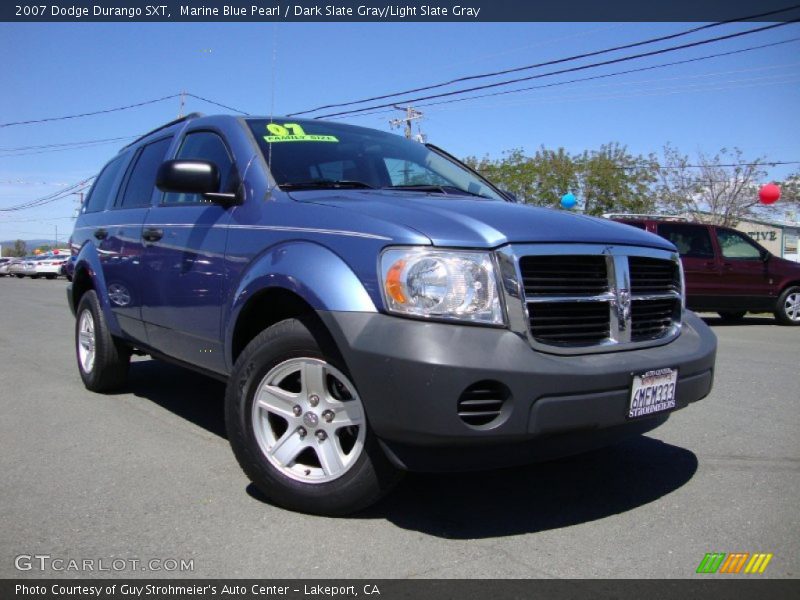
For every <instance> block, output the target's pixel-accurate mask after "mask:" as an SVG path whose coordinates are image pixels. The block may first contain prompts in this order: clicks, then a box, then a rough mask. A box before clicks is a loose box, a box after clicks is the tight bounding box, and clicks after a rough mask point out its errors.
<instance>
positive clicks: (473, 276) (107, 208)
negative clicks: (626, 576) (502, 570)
mask: <svg viewBox="0 0 800 600" xmlns="http://www.w3.org/2000/svg"><path fill="white" fill-rule="evenodd" d="M72 243H73V245H74V247H76V248H80V251H79V253H78V258H77V261H76V264H75V274H74V278H73V282H72V284H71V285H70V286H69V287H68V291H67V297H68V300H69V303H70V307H71V308H72V311H73V313H74V314H75V315H76V324H75V348H76V356H77V363H78V371H79V373H80V376H81V378H82V380H83V382H84V384H85V386H86V387H87V388H88V389H89V390H93V391H100V392H104V391H108V390H111V389H114V388H117V387H119V386H121V385H124V382H125V378H126V373H127V369H128V363H129V358H130V355H131V352H132V351H134V350H136V351H137V352H140V353H146V354H150V355H152V356H154V357H158V358H164V359H167V360H170V361H174V362H177V363H178V364H182V365H185V366H188V367H191V368H192V369H195V370H199V371H202V372H204V373H207V374H209V375H211V376H212V377H217V378H219V379H221V380H223V381H227V393H226V399H225V403H226V404H225V406H226V408H225V411H226V427H227V433H228V439H229V440H230V443H231V446H232V447H233V451H234V453H235V455H236V457H237V459H238V461H239V463H240V465H241V466H242V468H243V470H244V471H245V473H246V474H247V475H248V476H249V477H250V479H251V480H252V481H253V482H254V483H255V485H256V486H257V487H258V489H259V490H261V492H262V493H263V494H265V495H266V497H268V498H269V499H270V500H271V501H272V502H274V503H276V504H278V505H281V506H285V507H289V508H292V509H295V510H300V511H306V512H311V513H319V514H328V515H336V514H345V513H349V512H353V511H355V510H358V509H360V508H363V507H365V506H367V505H369V504H370V503H372V502H374V501H375V500H377V499H378V498H379V497H380V496H381V495H383V494H384V493H386V492H387V491H388V490H389V489H390V488H391V487H392V485H393V484H394V483H395V482H396V481H397V480H398V476H399V474H400V473H401V472H402V471H404V470H423V471H447V470H468V469H482V468H488V467H496V466H510V465H518V464H524V463H528V462H531V461H533V460H540V459H543V458H550V457H555V456H563V455H565V454H572V453H576V452H581V451H584V450H587V449H590V448H595V447H598V446H602V445H606V444H610V443H613V442H615V441H617V440H619V439H622V438H624V437H626V436H631V435H636V434H639V433H642V432H645V431H649V430H651V429H653V428H655V427H657V426H658V425H660V424H662V423H664V422H665V421H666V420H667V418H668V417H669V416H670V413H671V412H672V411H673V410H676V409H679V408H683V407H686V406H687V405H688V404H690V403H692V402H695V401H697V400H700V399H701V398H703V397H705V396H706V395H707V394H708V393H709V391H710V390H711V386H712V381H713V373H714V359H715V352H716V339H715V337H714V334H713V333H712V332H711V330H710V329H709V328H708V327H707V326H706V325H705V323H703V321H702V320H700V319H699V318H697V317H696V316H695V315H694V314H693V313H691V312H689V311H685V310H684V306H683V285H682V281H681V271H680V261H679V258H678V254H677V252H676V250H675V246H674V245H673V244H671V243H670V242H668V241H666V240H664V239H663V238H660V237H658V236H655V235H652V234H649V233H646V232H643V231H638V230H636V229H633V228H631V227H627V226H624V225H620V224H615V223H611V222H609V221H607V220H603V219H590V218H584V217H578V216H574V215H570V214H568V213H566V212H563V211H554V210H548V209H541V208H534V207H530V206H525V205H520V204H516V203H513V202H510V201H509V200H508V198H507V197H506V196H505V195H504V194H503V193H502V192H501V191H499V190H498V189H497V188H496V187H495V186H493V185H492V184H491V183H490V182H489V181H487V180H485V179H483V178H482V177H481V176H479V175H478V174H477V173H475V172H474V171H471V170H470V169H469V168H468V167H466V166H465V165H463V164H461V163H460V162H458V161H457V160H456V159H454V158H453V157H451V156H450V155H448V154H447V153H445V152H444V151H442V150H440V149H438V148H436V147H435V146H432V145H424V144H420V143H417V142H414V141H410V140H406V139H405V138H402V137H400V136H397V135H394V134H390V133H385V132H379V131H375V130H371V129H365V128H361V127H354V126H349V125H343V124H338V123H329V122H324V121H318V120H308V121H305V120H288V119H285V118H284V119H277V118H255V117H252V118H251V117H248V118H237V117H229V116H218V117H203V116H198V115H191V116H189V117H186V118H184V119H181V120H178V121H173V122H171V123H168V124H167V125H164V126H163V127H161V128H159V129H156V130H154V131H152V132H150V133H148V134H147V135H145V136H144V137H142V138H140V139H139V140H137V141H135V142H134V143H132V144H131V145H129V146H126V147H125V148H123V149H122V150H121V151H120V152H119V154H118V155H117V156H115V157H114V158H113V159H112V160H111V161H110V162H109V163H108V164H107V165H106V166H105V167H104V169H103V170H102V171H101V173H100V174H99V176H98V178H97V179H96V181H95V183H94V185H93V187H92V189H91V191H90V192H89V194H88V196H87V198H86V201H85V203H84V205H83V207H82V209H81V212H80V215H79V216H78V219H77V222H76V224H75V229H74V232H73V234H72ZM186 400H187V401H190V399H189V398H187V399H186ZM509 476H513V475H509ZM546 493H547V490H545V489H543V490H542V494H546ZM465 501H467V502H468V499H465Z"/></svg>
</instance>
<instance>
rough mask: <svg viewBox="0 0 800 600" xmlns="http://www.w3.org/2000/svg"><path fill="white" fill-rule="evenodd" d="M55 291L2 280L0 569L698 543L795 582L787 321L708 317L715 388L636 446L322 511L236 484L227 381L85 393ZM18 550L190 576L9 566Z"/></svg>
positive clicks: (384, 571) (379, 570) (158, 366)
mask: <svg viewBox="0 0 800 600" xmlns="http://www.w3.org/2000/svg"><path fill="white" fill-rule="evenodd" d="M66 285H67V284H66V282H65V281H64V280H58V281H44V280H37V281H33V280H29V279H25V280H17V279H9V278H3V279H0V406H1V407H2V409H1V410H2V419H0V577H13V578H17V577H54V576H57V577H60V576H68V577H79V576H87V575H88V576H114V575H116V576H128V577H137V576H142V577H147V576H158V577H164V576H192V577H254V578H255V577H258V578H290V577H337V578H340V577H345V578H349V577H364V578H409V577H410V578H415V577H424V578H439V577H442V578H450V577H500V578H512V577H513V578H526V577H603V578H606V577H608V578H616V577H675V578H685V577H693V576H695V569H696V568H697V566H698V564H699V562H700V561H701V559H702V558H703V556H704V555H705V553H706V552H769V553H773V554H774V558H773V559H772V561H771V563H770V564H769V567H768V569H767V570H766V572H765V573H764V575H760V576H757V577H798V576H800V510H798V498H800V391H798V390H799V389H800V372H799V370H798V363H799V361H800V328H786V327H779V326H777V325H775V324H774V323H773V321H772V320H771V319H765V318H758V317H754V318H749V319H747V320H746V321H745V322H744V324H741V325H734V326H731V325H723V324H721V323H720V322H719V321H718V320H715V319H709V323H710V324H711V325H712V326H713V328H714V331H715V332H716V334H717V336H718V338H719V354H718V363H717V374H716V383H715V389H714V391H713V393H712V395H711V396H710V397H708V398H707V399H706V400H704V401H702V402H700V403H698V404H696V405H693V406H690V407H689V408H687V409H686V410H683V411H680V412H678V413H676V414H675V415H673V417H672V418H671V419H670V421H669V422H668V423H667V424H666V425H665V426H663V427H661V428H660V429H657V430H655V431H653V432H651V433H650V434H648V435H647V436H644V437H640V438H637V439H634V440H632V441H629V442H626V443H624V444H622V445H619V446H616V447H614V448H610V449H606V450H602V451H598V452H594V453H592V454H589V455H584V456H580V457H575V458H571V459H566V460H561V461H557V462H553V463H546V464H539V465H534V466H530V467H525V468H520V469H506V470H500V471H493V472H485V473H473V474H458V475H410V476H407V477H406V478H405V480H404V481H403V482H402V483H401V484H400V486H399V488H398V489H397V490H396V491H395V492H394V493H393V494H392V495H391V496H390V497H389V498H387V499H386V500H384V501H383V502H381V503H380V504H378V505H377V506H375V507H373V508H371V509H370V510H369V511H368V512H366V513H364V514H360V515H358V516H356V517H353V518H341V519H329V518H320V517H311V516H306V515H301V514H295V513H291V512H287V511H285V510H282V509H279V508H275V507H273V506H271V505H269V504H267V503H265V502H264V501H263V500H262V499H261V498H260V497H259V495H258V493H257V492H255V491H254V490H253V488H252V487H250V486H249V485H248V481H247V479H246V478H245V476H244V475H243V474H242V472H241V471H240V470H239V467H238V465H237V464H236V461H235V459H234V457H233V454H232V453H231V451H230V449H229V446H228V443H227V440H226V439H225V432H224V424H223V406H222V398H223V389H224V388H223V385H222V384H221V383H218V382H216V381H213V380H210V379H207V378H205V377H203V376H201V375H198V374H195V373H192V372H189V371H184V370H182V369H180V368H177V367H174V366H171V365H167V364H164V363H161V362H158V361H153V360H150V359H147V358H141V359H137V360H136V361H135V362H134V364H133V365H132V367H131V375H130V384H129V389H128V390H126V391H125V392H123V393H120V394H117V395H112V396H102V395H97V394H92V393H90V392H88V391H86V390H85V389H84V387H83V385H82V384H81V381H80V378H79V376H78V372H77V370H76V367H75V359H74V351H73V332H72V329H73V319H72V316H71V314H70V313H69V309H68V308H67V304H66V299H65V294H64V288H65V287H66ZM21 554H26V555H34V554H40V555H42V554H44V555H50V556H51V557H58V558H64V559H77V560H83V559H87V558H88V559H105V560H107V561H111V560H113V559H120V558H121V559H141V560H143V561H147V560H150V559H161V560H169V559H177V560H180V559H185V560H192V561H193V567H194V569H193V571H190V572H184V573H179V572H165V571H160V572H152V571H141V570H125V571H123V572H121V573H110V572H103V573H94V574H92V573H80V572H55V571H52V570H45V571H41V570H38V569H36V568H34V569H32V570H30V571H22V572H21V571H18V570H17V569H16V568H15V566H14V562H15V557H16V556H18V555H21ZM704 577H726V576H721V575H719V576H709V575H705V576H704ZM727 577H733V576H727Z"/></svg>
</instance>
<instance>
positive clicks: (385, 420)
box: [320, 312, 716, 470]
mask: <svg viewBox="0 0 800 600" xmlns="http://www.w3.org/2000/svg"><path fill="white" fill-rule="evenodd" d="M320 316H321V318H322V319H323V321H324V322H325V324H326V325H327V327H328V329H329V331H330V332H331V333H332V335H333V337H334V340H335V341H336V343H337V345H338V347H339V350H340V351H341V353H342V356H343V358H344V360H345V362H346V365H347V367H348V369H349V371H350V374H351V375H352V377H353V379H354V383H355V384H356V387H357V388H358V390H359V394H360V395H361V397H362V399H363V401H364V404H365V406H366V409H367V413H368V416H369V419H370V424H371V426H372V428H373V431H374V432H375V433H376V434H377V436H378V437H379V438H381V440H382V441H383V442H384V443H385V444H386V445H387V446H388V447H389V450H390V454H396V456H395V460H396V461H397V462H399V463H401V464H403V466H407V467H408V468H412V469H419V468H429V467H430V468H433V469H435V470H438V469H440V468H445V469H451V468H453V469H457V468H474V467H483V466H494V465H501V464H511V463H510V462H509V461H510V460H511V454H512V453H514V454H519V452H518V451H519V449H520V448H521V447H522V446H525V447H527V450H526V451H524V452H523V453H522V454H524V455H526V456H528V457H534V456H536V455H537V454H539V453H538V452H537V449H542V452H541V454H542V455H543V456H548V457H549V456H551V455H561V454H568V453H569V448H572V447H574V446H576V445H577V446H580V445H581V444H582V443H584V442H585V443H586V444H587V446H588V447H591V446H594V445H598V441H599V443H600V444H602V443H610V442H611V441H613V439H612V438H614V439H615V438H617V437H619V436H622V435H625V434H630V433H639V432H642V431H646V430H648V429H652V428H653V427H656V426H658V425H659V424H661V423H663V422H664V421H665V420H666V419H665V415H657V416H653V417H650V418H645V419H642V420H634V421H629V420H627V418H626V414H627V406H628V399H629V395H630V386H631V375H632V373H637V372H643V371H647V370H651V369H657V368H661V367H673V368H677V369H678V373H679V380H678V387H677V408H683V407H685V406H686V405H687V404H689V403H691V402H695V401H697V400H700V399H701V398H703V397H705V396H706V395H708V393H709V392H710V391H711V386H712V383H713V372H714V371H713V370H714V360H715V354H716V337H715V336H714V334H713V333H712V332H711V330H710V329H709V328H708V327H707V326H706V325H705V323H703V322H702V321H701V320H700V319H699V318H698V317H697V316H695V315H694V314H693V313H687V315H686V320H685V322H684V326H683V330H682V332H681V335H680V336H679V337H678V338H677V339H676V340H674V341H673V342H671V343H669V344H666V345H663V346H657V347H653V348H646V349H639V350H629V351H623V352H609V353H606V354H589V355H580V356H557V355H551V354H545V353H542V352H538V351H534V350H533V349H532V348H531V347H530V345H529V344H528V343H527V342H526V341H525V340H523V339H522V338H520V337H519V336H517V335H516V334H514V333H512V332H510V331H508V330H504V329H492V328H485V327H474V326H460V325H452V324H444V323H429V322H422V321H415V320H411V319H401V318H397V317H391V316H388V315H383V314H376V313H343V312H337V313H333V312H323V313H321V314H320ZM487 379H488V380H496V381H499V382H501V383H503V384H504V385H506V386H507V387H508V388H509V390H510V391H511V398H510V400H508V407H507V409H504V411H503V416H502V417H501V418H500V419H498V420H497V421H496V422H494V423H492V424H491V425H489V426H484V427H481V428H474V427H470V426H469V425H467V424H466V423H464V422H463V421H462V420H461V418H459V416H458V414H457V403H458V398H459V396H460V395H461V394H462V392H463V391H464V390H465V389H466V388H467V387H468V386H470V385H471V384H473V383H475V382H478V381H481V380H487ZM566 440H573V442H574V443H566ZM488 446H494V449H493V450H492V451H491V452H487V451H488V450H489V448H488ZM545 446H547V448H545ZM562 446H563V448H562ZM432 447H433V448H435V449H436V450H435V452H436V453H438V455H439V459H441V461H442V462H443V463H444V464H443V465H442V466H432V467H431V464H432V463H429V462H428V461H422V460H420V461H418V460H417V459H416V457H415V456H413V455H414V454H416V453H415V452H413V451H412V450H413V449H415V448H416V449H425V448H427V449H431V448H432ZM473 447H478V448H481V451H480V453H477V454H480V455H481V456H485V455H487V454H498V456H497V457H496V459H492V460H491V461H490V463H491V464H478V463H480V462H481V461H480V460H478V461H477V462H475V459H473V458H470V457H469V454H470V453H469V451H468V450H469V449H470V448H473ZM504 447H508V448H509V451H508V452H504V451H503V450H502V448H504ZM550 447H552V448H550ZM559 448H561V450H559ZM514 449H516V450H517V452H514ZM451 451H453V456H452V461H455V462H456V464H450V463H451V462H452V461H451V460H450V459H446V458H445V456H443V454H444V455H449V454H451ZM428 454H429V455H430V454H431V453H430V452H428ZM434 462H436V461H434ZM514 462H524V461H514ZM418 463H419V464H418Z"/></svg>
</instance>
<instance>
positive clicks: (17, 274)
mask: <svg viewBox="0 0 800 600" xmlns="http://www.w3.org/2000/svg"><path fill="white" fill-rule="evenodd" d="M16 276H17V279H23V278H24V277H25V275H23V274H22V273H16Z"/></svg>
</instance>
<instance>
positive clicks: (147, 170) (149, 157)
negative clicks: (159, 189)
mask: <svg viewBox="0 0 800 600" xmlns="http://www.w3.org/2000/svg"><path fill="white" fill-rule="evenodd" d="M170 141H171V138H164V139H162V140H158V141H157V142H153V143H152V144H148V145H147V146H145V147H144V148H142V149H141V150H140V151H139V155H138V156H137V157H136V159H135V160H136V162H135V163H134V165H133V170H132V171H131V174H130V175H129V176H128V183H127V185H126V186H125V194H124V195H123V196H122V202H121V203H120V207H121V208H134V207H137V206H149V205H150V199H151V198H152V196H153V188H155V185H156V173H157V172H158V167H160V166H161V163H162V162H164V157H165V156H166V155H167V150H168V149H169V144H170Z"/></svg>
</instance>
